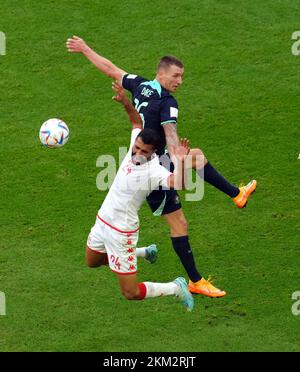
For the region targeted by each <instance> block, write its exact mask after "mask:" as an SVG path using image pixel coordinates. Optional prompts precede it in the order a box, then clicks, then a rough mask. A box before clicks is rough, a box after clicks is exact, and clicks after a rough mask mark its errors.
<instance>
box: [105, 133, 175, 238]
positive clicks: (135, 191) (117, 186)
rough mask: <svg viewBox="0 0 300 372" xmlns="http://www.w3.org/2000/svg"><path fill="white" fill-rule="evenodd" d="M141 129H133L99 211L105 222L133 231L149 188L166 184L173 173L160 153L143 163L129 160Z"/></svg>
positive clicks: (154, 188) (149, 190)
mask: <svg viewBox="0 0 300 372" xmlns="http://www.w3.org/2000/svg"><path fill="white" fill-rule="evenodd" d="M140 131H141V129H138V128H136V129H133V130H132V134H131V141H130V149H129V151H128V153H127V154H126V156H125V158H124V160H123V162H122V164H121V166H120V168H119V170H118V172H117V175H116V177H115V179H114V182H113V184H112V185H111V188H110V190H109V192H108V194H107V196H106V198H105V200H104V202H103V204H102V206H101V208H100V210H99V212H98V215H99V216H100V217H101V219H103V220H104V221H105V222H107V223H108V224H110V225H112V226H113V227H115V228H117V229H119V230H121V231H135V230H137V229H138V228H139V217H138V211H139V209H140V207H141V205H142V203H143V202H144V200H145V199H146V197H147V196H148V195H149V194H150V193H151V191H153V190H156V189H157V188H158V187H159V186H163V187H166V188H168V178H169V176H170V175H171V174H172V173H170V172H169V171H168V170H167V169H166V168H164V167H163V166H161V165H160V164H159V157H158V156H157V155H156V154H154V155H153V156H152V159H151V160H149V161H148V162H146V163H144V164H142V165H135V164H133V162H132V147H133V145H134V142H135V139H136V137H137V136H138V134H139V133H140Z"/></svg>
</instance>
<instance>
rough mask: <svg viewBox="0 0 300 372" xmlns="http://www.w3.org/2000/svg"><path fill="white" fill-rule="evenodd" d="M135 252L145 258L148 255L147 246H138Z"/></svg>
mask: <svg viewBox="0 0 300 372" xmlns="http://www.w3.org/2000/svg"><path fill="white" fill-rule="evenodd" d="M135 254H136V256H137V257H143V258H145V257H146V256H147V253H146V247H143V248H136V249H135Z"/></svg>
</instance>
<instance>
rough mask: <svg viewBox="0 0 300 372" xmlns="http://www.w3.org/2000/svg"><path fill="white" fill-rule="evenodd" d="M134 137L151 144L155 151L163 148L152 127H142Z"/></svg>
mask: <svg viewBox="0 0 300 372" xmlns="http://www.w3.org/2000/svg"><path fill="white" fill-rule="evenodd" d="M136 138H141V140H142V141H143V142H144V144H145V145H152V146H153V147H154V149H156V152H160V151H161V149H162V148H163V143H162V140H161V138H160V136H159V134H158V133H157V132H155V131H154V130H153V129H149V128H147V129H143V130H142V131H141V132H140V133H139V134H138V136H137V137H136Z"/></svg>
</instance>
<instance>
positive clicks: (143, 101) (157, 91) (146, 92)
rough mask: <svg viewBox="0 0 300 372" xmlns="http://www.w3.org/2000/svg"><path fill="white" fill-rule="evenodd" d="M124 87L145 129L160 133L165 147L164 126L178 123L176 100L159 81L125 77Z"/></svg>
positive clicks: (134, 76)
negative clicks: (130, 96)
mask: <svg viewBox="0 0 300 372" xmlns="http://www.w3.org/2000/svg"><path fill="white" fill-rule="evenodd" d="M122 85H123V87H124V88H125V89H127V90H129V91H130V92H131V94H132V102H133V104H134V106H135V108H136V110H137V111H138V112H139V114H140V116H141V118H142V120H143V125H144V128H150V129H152V130H155V131H156V132H158V134H159V135H160V138H161V139H162V141H163V147H165V146H166V137H165V132H164V129H163V125H164V124H166V123H174V124H176V123H177V117H178V104H177V101H176V100H175V98H174V97H173V96H172V95H171V94H170V93H169V92H168V91H167V90H166V89H165V88H163V87H162V86H161V85H160V84H159V82H158V81H157V80H152V81H149V80H147V79H144V78H142V77H141V76H137V75H131V74H126V75H124V76H123V79H122ZM160 153H162V152H160Z"/></svg>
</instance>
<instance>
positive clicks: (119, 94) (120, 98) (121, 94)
mask: <svg viewBox="0 0 300 372" xmlns="http://www.w3.org/2000/svg"><path fill="white" fill-rule="evenodd" d="M112 89H113V90H114V91H115V92H116V95H115V96H113V97H112V99H113V100H114V101H117V102H120V103H123V104H125V103H126V102H127V101H128V98H127V96H126V93H125V91H124V89H123V87H121V85H120V84H119V83H118V82H116V81H115V82H114V83H112Z"/></svg>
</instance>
